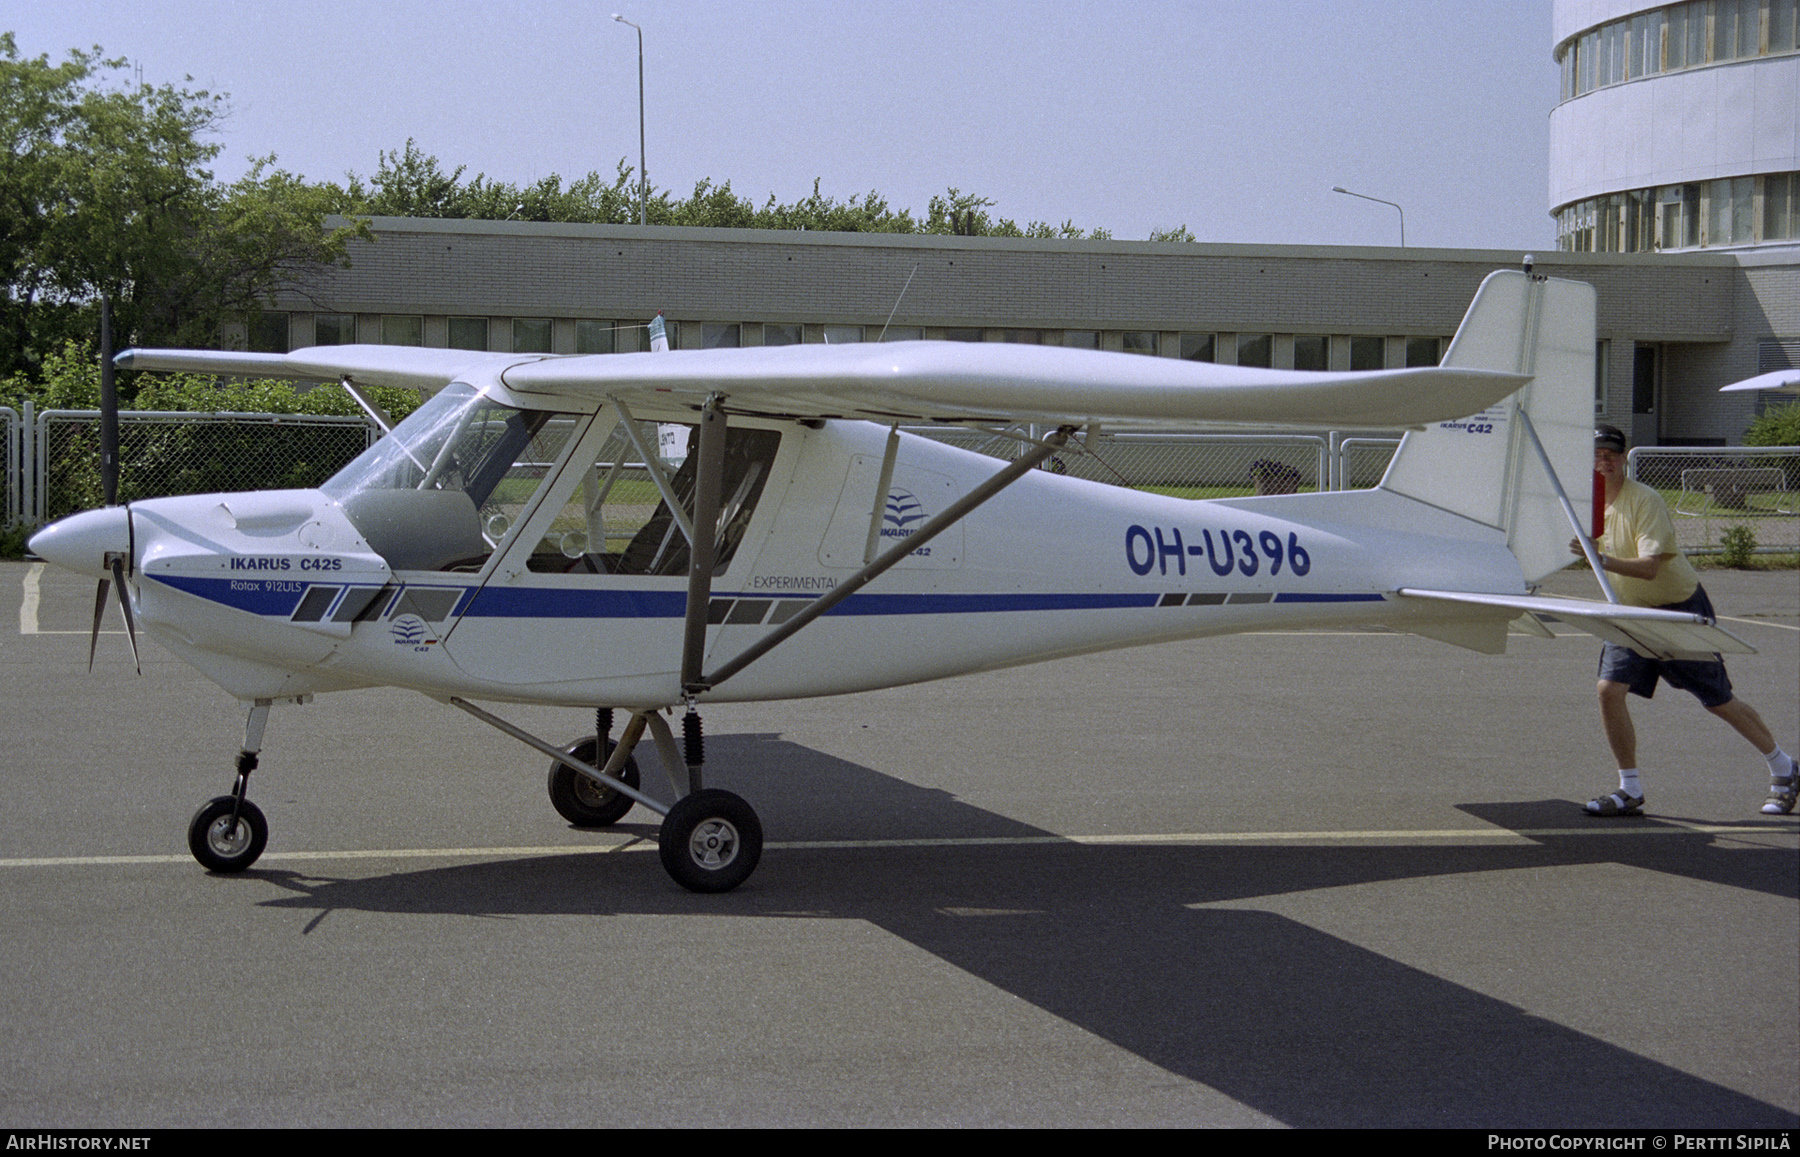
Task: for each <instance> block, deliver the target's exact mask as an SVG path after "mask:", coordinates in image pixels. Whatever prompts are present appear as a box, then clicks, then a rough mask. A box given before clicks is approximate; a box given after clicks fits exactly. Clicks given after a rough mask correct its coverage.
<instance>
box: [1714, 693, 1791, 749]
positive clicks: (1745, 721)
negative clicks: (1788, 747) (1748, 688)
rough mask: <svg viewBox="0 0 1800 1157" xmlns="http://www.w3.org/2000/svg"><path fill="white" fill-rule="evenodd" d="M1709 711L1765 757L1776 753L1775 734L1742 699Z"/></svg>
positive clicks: (1728, 702) (1732, 700)
mask: <svg viewBox="0 0 1800 1157" xmlns="http://www.w3.org/2000/svg"><path fill="white" fill-rule="evenodd" d="M1707 710H1708V711H1710V712H1712V713H1713V714H1714V715H1717V716H1718V717H1719V718H1720V719H1723V720H1724V721H1725V722H1727V723H1729V724H1731V729H1732V730H1733V731H1736V732H1737V733H1738V734H1739V735H1741V736H1743V737H1744V738H1745V739H1748V740H1749V741H1750V742H1751V744H1752V745H1753V746H1755V748H1756V750H1757V751H1759V752H1761V753H1762V754H1763V755H1764V756H1765V757H1766V756H1769V755H1772V754H1773V753H1774V751H1775V733H1774V732H1772V731H1770V730H1769V725H1768V724H1766V723H1764V722H1763V719H1762V716H1761V715H1758V714H1757V713H1756V708H1754V707H1752V706H1750V704H1748V703H1746V702H1744V701H1743V700H1742V699H1735V698H1734V699H1728V700H1726V701H1725V702H1723V703H1721V704H1719V705H1718V706H1717V707H1708V708H1707Z"/></svg>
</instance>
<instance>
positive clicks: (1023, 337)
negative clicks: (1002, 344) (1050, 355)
mask: <svg viewBox="0 0 1800 1157" xmlns="http://www.w3.org/2000/svg"><path fill="white" fill-rule="evenodd" d="M1000 340H1001V341H1009V342H1012V343H1013V344H1014V345H1043V344H1044V333H1043V331H1042V330H1036V329H1009V330H1002V331H1001V337H1000Z"/></svg>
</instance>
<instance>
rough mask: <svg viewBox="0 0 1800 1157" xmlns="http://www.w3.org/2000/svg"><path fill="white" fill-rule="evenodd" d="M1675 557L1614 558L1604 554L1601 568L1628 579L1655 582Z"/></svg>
mask: <svg viewBox="0 0 1800 1157" xmlns="http://www.w3.org/2000/svg"><path fill="white" fill-rule="evenodd" d="M1674 557H1675V556H1674V555H1672V554H1653V555H1651V556H1650V557H1649V558H1614V557H1613V556H1612V555H1610V554H1603V555H1601V556H1600V567H1601V569H1602V570H1605V571H1608V572H1610V573H1612V574H1617V575H1624V576H1625V577H1626V578H1634V579H1643V580H1644V581H1645V582H1653V581H1655V579H1656V576H1657V575H1659V574H1661V573H1662V568H1663V564H1664V563H1666V562H1668V561H1669V560H1670V559H1672V558H1674Z"/></svg>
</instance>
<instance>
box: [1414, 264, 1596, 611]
mask: <svg viewBox="0 0 1800 1157" xmlns="http://www.w3.org/2000/svg"><path fill="white" fill-rule="evenodd" d="M1594 301H1595V296H1594V289H1593V286H1591V285H1587V284H1584V283H1582V282H1575V281H1553V280H1549V279H1547V278H1542V277H1533V276H1531V275H1530V274H1526V273H1520V272H1516V271H1512V270H1502V271H1500V272H1497V273H1492V274H1489V275H1488V277H1487V279H1486V280H1485V281H1483V282H1482V283H1481V288H1480V290H1478V291H1477V292H1476V294H1475V300H1474V301H1473V302H1471V303H1470V305H1469V312H1468V313H1467V314H1466V315H1464V317H1463V322H1462V325H1461V327H1460V328H1458V329H1457V331H1456V337H1455V339H1453V340H1452V341H1451V343H1450V349H1449V351H1448V352H1446V353H1445V355H1444V362H1443V364H1444V365H1446V366H1462V367H1469V368H1479V369H1493V370H1508V371H1512V372H1515V373H1523V374H1531V375H1533V379H1532V381H1531V383H1530V384H1529V385H1527V386H1525V387H1524V388H1523V389H1521V390H1519V391H1518V392H1517V393H1515V394H1512V395H1511V396H1509V397H1507V398H1505V399H1504V400H1502V401H1500V402H1499V403H1497V404H1495V405H1493V406H1490V407H1488V408H1487V409H1486V410H1483V411H1482V412H1481V413H1479V414H1476V415H1474V416H1472V417H1468V418H1462V419H1459V420H1457V421H1454V422H1439V423H1438V424H1437V425H1435V426H1431V427H1428V428H1426V429H1424V430H1413V431H1410V432H1408V433H1407V435H1406V437H1405V438H1404V439H1402V441H1401V443H1400V449H1399V450H1398V451H1397V452H1396V453H1395V454H1394V460H1393V461H1392V462H1391V463H1390V464H1389V465H1388V470H1387V474H1386V475H1385V476H1384V477H1383V478H1382V480H1381V488H1382V489H1384V490H1389V491H1392V492H1394V493H1396V494H1402V495H1405V496H1406V497H1409V498H1413V499H1416V500H1418V501H1420V502H1424V503H1427V504H1429V505H1432V506H1436V507H1438V508H1440V509H1443V510H1447V511H1450V512H1451V513H1453V514H1459V515H1462V516H1463V517H1465V518H1469V519H1472V520H1474V521H1476V522H1480V523H1483V524H1485V525H1487V526H1491V527H1494V528H1496V529H1498V530H1501V531H1503V532H1504V533H1505V534H1506V545H1507V547H1508V549H1510V550H1511V551H1512V553H1513V556H1514V557H1515V558H1517V559H1518V560H1519V566H1520V569H1521V570H1523V572H1524V574H1525V581H1527V582H1537V581H1538V580H1539V579H1541V578H1543V577H1544V576H1546V575H1549V574H1553V573H1555V572H1556V571H1559V570H1561V569H1562V568H1563V567H1565V566H1567V565H1569V563H1570V561H1571V560H1572V556H1571V555H1570V554H1569V549H1568V542H1569V539H1570V537H1572V535H1573V534H1574V530H1573V528H1572V527H1571V526H1570V525H1569V521H1568V517H1567V515H1566V514H1565V513H1564V511H1563V507H1562V503H1561V501H1560V500H1559V498H1558V495H1557V492H1556V488H1555V487H1554V486H1553V485H1552V484H1551V480H1550V478H1549V477H1548V476H1547V474H1546V471H1545V470H1544V467H1543V464H1542V463H1541V462H1540V461H1539V459H1538V456H1537V453H1536V451H1535V450H1534V449H1533V448H1532V446H1531V441H1530V436H1529V434H1528V433H1527V431H1526V429H1525V425H1526V423H1525V422H1522V421H1520V420H1519V415H1520V413H1521V411H1523V413H1524V414H1525V415H1526V416H1527V417H1528V418H1529V424H1530V427H1531V428H1532V429H1533V430H1535V431H1536V433H1537V437H1538V441H1539V442H1540V443H1541V444H1542V445H1543V448H1544V452H1545V454H1546V455H1547V456H1548V458H1549V460H1550V462H1551V464H1552V466H1553V468H1554V470H1555V472H1556V477H1557V480H1558V481H1559V482H1560V483H1561V485H1562V489H1563V490H1564V492H1566V493H1567V494H1570V495H1575V496H1585V495H1586V494H1587V493H1588V491H1589V484H1590V478H1591V475H1592V472H1593V465H1592V458H1593V438H1594V433H1593V427H1594V403H1593V398H1594V392H1593V391H1594V317H1595V307H1594Z"/></svg>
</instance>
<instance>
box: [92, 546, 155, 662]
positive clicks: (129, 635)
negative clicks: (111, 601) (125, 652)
mask: <svg viewBox="0 0 1800 1157" xmlns="http://www.w3.org/2000/svg"><path fill="white" fill-rule="evenodd" d="M112 572H113V579H114V580H115V581H116V582H117V583H118V585H119V613H120V614H121V615H124V616H125V638H126V639H128V640H130V642H131V665H132V666H133V667H136V668H137V673H138V674H140V675H142V674H143V673H144V661H143V659H142V658H140V657H139V656H138V646H137V623H135V622H133V621H132V618H131V596H130V595H129V594H127V593H126V591H125V560H124V559H122V558H120V557H119V556H118V555H114V556H113V560H112ZM101 581H102V582H104V581H105V580H104V579H102V580H101ZM98 621H99V620H95V622H96V624H97V623H98ZM89 662H90V663H91V662H92V660H91V658H90V660H89Z"/></svg>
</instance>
